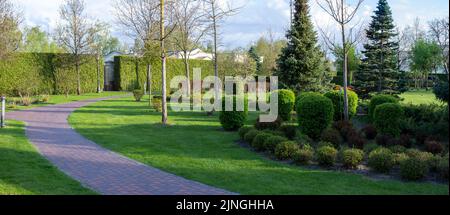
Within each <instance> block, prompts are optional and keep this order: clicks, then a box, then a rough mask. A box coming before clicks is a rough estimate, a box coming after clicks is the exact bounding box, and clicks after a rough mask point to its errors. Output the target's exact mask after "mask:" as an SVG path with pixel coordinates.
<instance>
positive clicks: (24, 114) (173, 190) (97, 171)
mask: <svg viewBox="0 0 450 215" xmlns="http://www.w3.org/2000/svg"><path fill="white" fill-rule="evenodd" d="M110 98H111V97H110ZM105 99H106V98H105ZM100 100H104V99H94V100H87V101H81V102H74V103H70V104H62V105H54V106H47V107H39V108H34V109H30V110H24V111H17V112H9V113H6V117H7V119H15V120H19V121H24V122H26V124H27V125H26V134H27V136H28V138H29V140H30V141H31V142H32V143H33V144H34V145H35V146H36V147H37V149H38V150H39V152H40V153H41V154H42V155H43V156H45V157H46V158H47V159H48V160H50V161H51V162H52V163H53V164H54V165H55V166H57V167H58V168H59V169H60V170H62V171H63V172H65V173H66V174H67V175H69V176H71V177H72V178H74V179H76V180H78V181H79V182H80V183H82V184H83V185H84V186H86V187H88V188H90V189H92V190H94V191H96V192H98V193H101V194H105V195H223V194H233V193H230V192H228V191H225V190H221V189H217V188H213V187H210V186H207V185H204V184H201V183H198V182H194V181H190V180H187V179H184V178H181V177H179V176H176V175H173V174H170V173H166V172H163V171H161V170H158V169H156V168H153V167H150V166H147V165H144V164H141V163H139V162H137V161H134V160H131V159H129V158H126V157H124V156H121V155H119V154H117V153H114V152H112V151H109V150H107V149H104V148H102V147H100V146H98V145H97V144H95V143H94V142H92V141H89V140H87V139H86V138H84V137H82V136H81V135H79V134H78V133H77V132H75V131H74V130H73V129H72V128H71V127H70V125H69V124H68V122H67V118H68V117H69V115H70V113H72V112H73V111H74V110H75V109H77V108H80V107H82V106H85V105H88V104H89V103H92V102H96V101H100Z"/></svg>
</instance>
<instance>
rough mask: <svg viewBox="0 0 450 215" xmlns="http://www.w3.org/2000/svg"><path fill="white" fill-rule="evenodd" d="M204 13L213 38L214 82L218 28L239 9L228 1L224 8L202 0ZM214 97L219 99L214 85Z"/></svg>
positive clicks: (216, 69)
mask: <svg viewBox="0 0 450 215" xmlns="http://www.w3.org/2000/svg"><path fill="white" fill-rule="evenodd" d="M203 2H204V4H205V6H204V8H205V12H206V19H207V20H208V21H209V23H210V29H211V34H212V38H213V54H214V76H215V78H216V82H217V81H218V79H219V67H218V57H219V56H218V47H219V39H220V29H219V28H220V27H221V23H222V22H223V21H224V20H225V18H227V17H229V16H232V15H235V14H236V13H238V11H239V10H240V8H241V7H233V6H232V4H231V2H230V1H226V6H222V4H220V2H219V0H203ZM214 87H215V91H216V95H215V98H216V99H219V98H218V97H219V95H218V92H219V89H218V88H217V84H214Z"/></svg>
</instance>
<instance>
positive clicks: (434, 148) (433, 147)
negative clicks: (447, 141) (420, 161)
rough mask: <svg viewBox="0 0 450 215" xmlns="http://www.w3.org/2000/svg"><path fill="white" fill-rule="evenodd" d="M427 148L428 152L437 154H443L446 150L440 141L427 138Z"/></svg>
mask: <svg viewBox="0 0 450 215" xmlns="http://www.w3.org/2000/svg"><path fill="white" fill-rule="evenodd" d="M425 150H426V151H427V152H430V153H433V154H435V155H437V154H441V153H442V152H443V151H444V146H443V145H442V144H441V143H440V142H438V141H435V140H426V141H425Z"/></svg>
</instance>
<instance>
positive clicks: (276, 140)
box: [264, 136, 289, 153]
mask: <svg viewBox="0 0 450 215" xmlns="http://www.w3.org/2000/svg"><path fill="white" fill-rule="evenodd" d="M287 141H289V140H288V139H287V138H285V137H281V136H271V137H269V138H268V139H267V140H266V141H265V142H264V148H265V149H266V150H267V151H269V152H272V153H274V152H275V148H276V147H277V146H278V145H279V144H280V143H283V142H287Z"/></svg>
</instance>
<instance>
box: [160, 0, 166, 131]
mask: <svg viewBox="0 0 450 215" xmlns="http://www.w3.org/2000/svg"><path fill="white" fill-rule="evenodd" d="M160 7H161V8H160V10H161V14H160V16H161V17H160V19H161V20H160V37H161V61H162V63H161V64H162V69H161V73H162V75H161V76H162V124H163V125H167V91H166V53H165V52H166V51H165V43H164V42H165V41H164V37H165V33H164V30H165V29H164V0H161V5H160Z"/></svg>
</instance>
